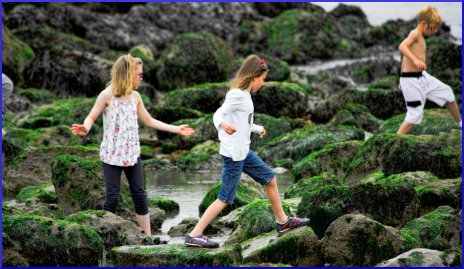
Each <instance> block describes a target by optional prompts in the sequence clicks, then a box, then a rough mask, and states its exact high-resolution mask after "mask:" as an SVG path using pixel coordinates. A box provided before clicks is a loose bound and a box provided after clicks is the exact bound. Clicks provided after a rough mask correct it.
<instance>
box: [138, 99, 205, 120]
mask: <svg viewBox="0 0 464 269" xmlns="http://www.w3.org/2000/svg"><path fill="white" fill-rule="evenodd" d="M179 105H181V104H179ZM147 111H148V113H150V115H151V116H152V117H153V118H155V119H157V120H160V121H162V122H165V123H173V122H176V121H178V120H182V119H198V118H201V117H203V113H201V112H200V111H198V110H195V109H190V108H185V107H180V106H168V105H165V106H158V105H155V106H149V107H147Z"/></svg>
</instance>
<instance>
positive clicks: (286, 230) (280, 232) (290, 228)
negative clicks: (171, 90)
mask: <svg viewBox="0 0 464 269" xmlns="http://www.w3.org/2000/svg"><path fill="white" fill-rule="evenodd" d="M308 225H309V224H305V225H301V226H298V227H289V228H287V229H284V230H280V231H277V232H278V233H279V234H283V233H285V232H288V231H289V230H292V229H296V228H300V227H304V226H308Z"/></svg>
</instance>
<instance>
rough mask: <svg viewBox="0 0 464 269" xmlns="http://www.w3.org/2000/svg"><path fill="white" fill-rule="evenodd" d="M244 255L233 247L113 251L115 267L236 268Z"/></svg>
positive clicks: (176, 246) (181, 246)
mask: <svg viewBox="0 0 464 269" xmlns="http://www.w3.org/2000/svg"><path fill="white" fill-rule="evenodd" d="M241 261H242V255H241V253H240V250H239V249H235V248H233V247H227V248H217V249H204V248H188V247H185V246H184V245H183V244H182V245H180V244H174V245H159V246H122V247H116V248H113V249H112V251H111V263H112V264H113V265H114V266H131V267H135V266H223V267H225V266H234V265H238V264H240V263H241Z"/></svg>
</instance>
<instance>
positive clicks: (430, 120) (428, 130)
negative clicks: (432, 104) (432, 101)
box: [379, 109, 460, 135]
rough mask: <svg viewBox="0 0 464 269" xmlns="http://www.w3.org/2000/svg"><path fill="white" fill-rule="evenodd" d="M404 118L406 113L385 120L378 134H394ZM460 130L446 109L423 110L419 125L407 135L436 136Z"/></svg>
mask: <svg viewBox="0 0 464 269" xmlns="http://www.w3.org/2000/svg"><path fill="white" fill-rule="evenodd" d="M405 117H406V113H403V114H400V115H396V116H394V117H392V118H390V119H388V120H386V121H385V122H384V123H383V124H382V126H380V130H379V132H380V133H396V131H398V129H399V128H400V126H401V124H402V123H403V121H404V119H405ZM454 129H456V130H460V127H459V125H457V124H456V122H455V121H454V120H453V118H452V117H451V115H450V113H449V112H448V111H447V110H446V109H425V110H424V118H423V119H422V122H421V124H416V125H414V128H413V129H412V130H411V131H410V132H409V133H408V134H410V135H424V134H428V135H438V134H439V133H440V132H449V131H451V130H454Z"/></svg>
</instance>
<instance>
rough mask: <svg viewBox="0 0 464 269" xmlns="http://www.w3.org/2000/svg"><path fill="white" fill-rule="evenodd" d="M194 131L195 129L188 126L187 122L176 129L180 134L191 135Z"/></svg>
mask: <svg viewBox="0 0 464 269" xmlns="http://www.w3.org/2000/svg"><path fill="white" fill-rule="evenodd" d="M194 133H195V130H193V129H192V128H190V127H189V126H188V125H187V124H183V125H180V126H179V129H178V130H177V134H179V135H181V136H191V135H193V134H194Z"/></svg>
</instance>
